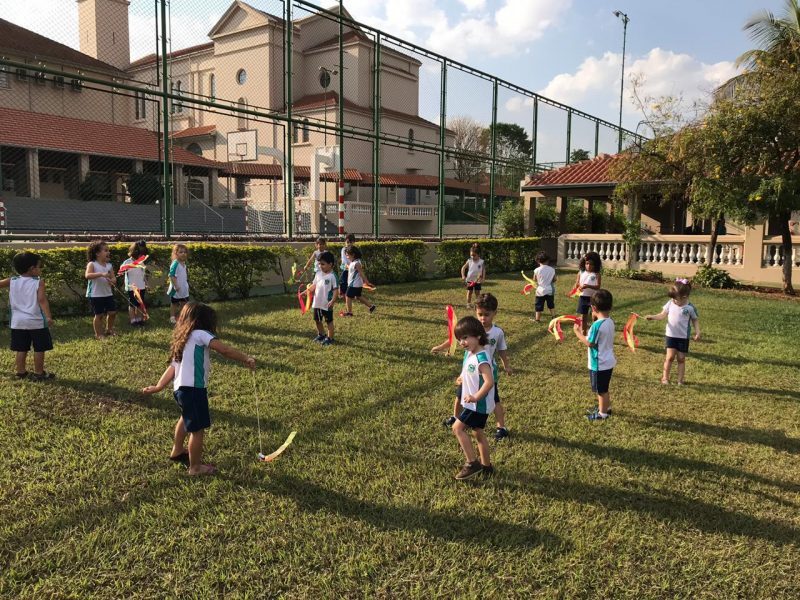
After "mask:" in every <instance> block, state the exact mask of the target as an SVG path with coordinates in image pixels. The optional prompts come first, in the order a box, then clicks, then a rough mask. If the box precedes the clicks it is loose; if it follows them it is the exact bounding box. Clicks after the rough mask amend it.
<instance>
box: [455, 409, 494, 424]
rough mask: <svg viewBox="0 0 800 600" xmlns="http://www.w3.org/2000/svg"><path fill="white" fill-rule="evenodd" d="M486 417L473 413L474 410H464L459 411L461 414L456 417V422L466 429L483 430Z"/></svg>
mask: <svg viewBox="0 0 800 600" xmlns="http://www.w3.org/2000/svg"><path fill="white" fill-rule="evenodd" d="M488 416H489V415H487V414H484V413H479V412H475V411H474V410H470V409H468V408H465V409H463V410H462V411H461V414H460V415H458V420H459V421H461V422H462V423H463V424H464V425H466V426H467V427H472V428H473V429H483V428H484V427H486V419H487V417H488Z"/></svg>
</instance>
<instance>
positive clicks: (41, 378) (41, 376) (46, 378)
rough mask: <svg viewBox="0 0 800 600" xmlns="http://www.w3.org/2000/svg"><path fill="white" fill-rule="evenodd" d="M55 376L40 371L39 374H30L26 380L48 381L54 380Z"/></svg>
mask: <svg viewBox="0 0 800 600" xmlns="http://www.w3.org/2000/svg"><path fill="white" fill-rule="evenodd" d="M55 378H56V376H55V374H54V373H50V372H49V371H42V372H41V373H31V374H30V375H28V379H30V380H31V381H49V380H50V379H55Z"/></svg>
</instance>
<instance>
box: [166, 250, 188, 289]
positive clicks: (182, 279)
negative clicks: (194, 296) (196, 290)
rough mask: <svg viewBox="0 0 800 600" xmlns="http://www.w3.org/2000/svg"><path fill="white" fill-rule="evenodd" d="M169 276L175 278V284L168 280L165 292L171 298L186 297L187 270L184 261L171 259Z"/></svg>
mask: <svg viewBox="0 0 800 600" xmlns="http://www.w3.org/2000/svg"><path fill="white" fill-rule="evenodd" d="M169 276H170V277H174V278H175V282H176V284H175V285H173V284H172V280H170V282H169V288H167V294H169V295H170V296H171V297H172V298H188V297H189V270H188V269H187V268H186V263H181V261H179V260H178V259H177V258H176V259H175V260H173V261H172V264H171V265H170V266H169Z"/></svg>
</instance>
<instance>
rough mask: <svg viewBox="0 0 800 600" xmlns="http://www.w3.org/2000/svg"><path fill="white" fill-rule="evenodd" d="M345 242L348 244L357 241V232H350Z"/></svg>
mask: <svg viewBox="0 0 800 600" xmlns="http://www.w3.org/2000/svg"><path fill="white" fill-rule="evenodd" d="M344 243H345V244H346V245H348V246H350V245H352V244H355V243H356V234H355V233H348V234H347V235H346V236H345V238H344Z"/></svg>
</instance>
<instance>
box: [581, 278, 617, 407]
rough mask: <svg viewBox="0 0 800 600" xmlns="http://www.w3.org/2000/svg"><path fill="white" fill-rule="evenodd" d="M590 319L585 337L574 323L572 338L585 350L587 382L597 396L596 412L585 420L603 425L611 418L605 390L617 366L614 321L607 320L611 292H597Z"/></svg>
mask: <svg viewBox="0 0 800 600" xmlns="http://www.w3.org/2000/svg"><path fill="white" fill-rule="evenodd" d="M590 302H591V309H592V317H593V318H594V319H595V321H594V323H592V326H591V328H590V329H589V335H588V336H586V335H583V328H582V326H581V324H580V323H575V326H574V331H575V336H576V337H577V338H578V339H579V340H580V341H581V343H582V344H583V345H584V346H586V347H587V348H588V351H587V354H588V359H589V360H588V362H589V381H590V382H591V384H592V391H593V392H594V393H595V394H597V408H596V409H594V410H593V411H592V412H591V413H590V414H588V415H587V418H588V419H589V420H590V421H604V420H605V419H607V418H608V417H609V416H610V414H611V396H610V394H609V391H608V388H609V385H610V383H611V374H612V373H613V372H614V367H615V366H616V364H617V359H616V357H615V356H614V321H613V320H612V319H611V317H610V316H609V315H610V313H611V307H612V306H613V302H614V299H613V297H612V295H611V292H609V291H608V290H604V289H599V290H597V291H596V292H595V293H594V295H593V296H592V298H591V301H590Z"/></svg>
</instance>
